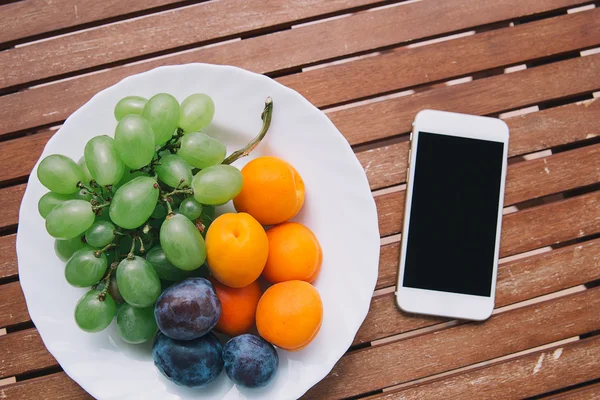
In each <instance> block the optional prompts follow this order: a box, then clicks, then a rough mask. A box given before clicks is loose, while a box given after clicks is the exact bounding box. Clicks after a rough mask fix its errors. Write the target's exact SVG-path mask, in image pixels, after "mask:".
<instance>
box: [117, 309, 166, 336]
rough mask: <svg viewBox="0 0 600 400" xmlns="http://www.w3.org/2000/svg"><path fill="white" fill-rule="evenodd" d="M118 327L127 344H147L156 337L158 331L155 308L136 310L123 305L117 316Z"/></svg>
mask: <svg viewBox="0 0 600 400" xmlns="http://www.w3.org/2000/svg"><path fill="white" fill-rule="evenodd" d="M117 327H118V328H119V333H120V334H121V338H122V339H123V340H124V341H126V342H127V343H131V344H139V343H144V342H147V341H148V340H150V339H152V338H153V337H154V334H155V333H156V330H157V329H158V326H157V325H156V319H155V318H154V307H146V308H136V307H132V306H130V305H129V304H123V306H122V307H121V309H120V310H119V313H118V314H117Z"/></svg>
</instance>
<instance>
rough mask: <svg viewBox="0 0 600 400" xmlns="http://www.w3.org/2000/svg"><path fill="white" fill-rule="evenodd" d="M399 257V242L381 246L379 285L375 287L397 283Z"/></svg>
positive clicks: (379, 287)
mask: <svg viewBox="0 0 600 400" xmlns="http://www.w3.org/2000/svg"><path fill="white" fill-rule="evenodd" d="M399 259H400V243H399V242H396V243H390V244H386V245H384V246H381V250H380V252H379V274H378V275H377V286H376V287H375V289H381V288H384V287H388V286H393V285H395V284H396V281H397V280H398V279H397V273H398V260H399ZM371 307H372V306H371Z"/></svg>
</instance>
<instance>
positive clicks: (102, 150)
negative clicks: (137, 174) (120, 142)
mask: <svg viewBox="0 0 600 400" xmlns="http://www.w3.org/2000/svg"><path fill="white" fill-rule="evenodd" d="M83 154H84V156H85V164H86V165H87V167H88V169H89V170H90V173H91V174H92V177H93V178H94V179H95V180H96V182H98V184H99V185H102V186H108V185H114V184H116V183H119V181H120V180H121V178H122V177H123V173H124V172H125V164H123V161H121V158H120V157H119V154H118V152H117V149H116V148H115V141H114V140H113V139H112V138H111V137H108V136H106V135H102V136H96V137H95V138H92V139H91V140H90V141H89V142H87V144H86V145H85V150H84V152H83Z"/></svg>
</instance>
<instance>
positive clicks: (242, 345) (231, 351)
mask: <svg viewBox="0 0 600 400" xmlns="http://www.w3.org/2000/svg"><path fill="white" fill-rule="evenodd" d="M223 362H224V366H225V372H226V373H227V376H228V377H229V378H230V379H231V380H232V381H234V382H235V383H236V384H237V385H240V386H244V387H248V388H257V387H262V386H266V385H267V384H268V383H269V382H270V381H271V380H272V379H273V377H274V376H275V374H276V373H277V367H278V366H279V356H278V355H277V351H276V350H275V347H273V345H272V344H271V343H269V342H267V341H266V340H264V339H263V338H261V337H258V336H255V335H250V334H245V335H241V336H236V337H234V338H232V339H230V340H229V341H228V342H227V343H226V344H225V346H224V347H223Z"/></svg>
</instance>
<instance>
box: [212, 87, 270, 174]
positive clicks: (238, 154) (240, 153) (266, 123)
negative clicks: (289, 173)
mask: <svg viewBox="0 0 600 400" xmlns="http://www.w3.org/2000/svg"><path fill="white" fill-rule="evenodd" d="M272 116H273V99H271V98H270V97H267V99H266V100H265V108H264V109H263V112H262V114H261V115H260V118H261V119H262V121H263V126H262V129H261V130H260V132H258V135H256V137H255V138H254V139H252V140H251V141H250V143H248V144H247V145H246V147H244V148H243V149H239V150H237V151H234V152H233V153H231V154H230V155H229V157H227V158H226V159H225V160H223V164H231V163H233V162H234V161H236V160H238V159H240V158H242V157H246V156H247V155H248V154H250V152H251V151H252V150H254V149H255V148H256V146H258V144H259V143H260V141H261V140H262V139H263V138H264V137H265V135H266V134H267V131H268V130H269V127H270V126H271V117H272Z"/></svg>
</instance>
